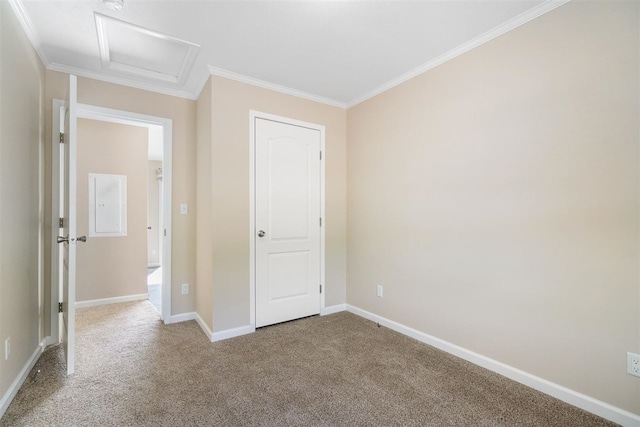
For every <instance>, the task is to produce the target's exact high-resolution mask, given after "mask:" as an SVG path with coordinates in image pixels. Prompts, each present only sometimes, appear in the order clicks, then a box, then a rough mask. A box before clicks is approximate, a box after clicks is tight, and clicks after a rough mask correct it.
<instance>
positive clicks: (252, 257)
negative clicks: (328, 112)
mask: <svg viewBox="0 0 640 427" xmlns="http://www.w3.org/2000/svg"><path fill="white" fill-rule="evenodd" d="M256 119H265V120H271V121H274V122H279V123H283V124H287V125H293V126H300V127H304V128H308V129H313V130H317V131H320V152H321V153H322V159H321V161H320V217H321V218H322V226H321V227H320V284H321V285H322V292H321V293H320V315H323V314H324V308H325V295H326V293H327V287H326V285H325V228H326V216H325V167H324V164H325V159H326V157H327V156H326V152H325V127H324V126H323V125H318V124H315V123H309V122H304V121H301V120H295V119H290V118H288V117H282V116H277V115H274V114H269V113H263V112H260V111H255V110H249V324H250V326H251V327H252V328H254V329H255V326H256V208H255V207H256V180H255V176H256V157H255V149H256V129H255V122H256Z"/></svg>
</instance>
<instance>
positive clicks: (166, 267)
mask: <svg viewBox="0 0 640 427" xmlns="http://www.w3.org/2000/svg"><path fill="white" fill-rule="evenodd" d="M52 105H53V107H52V121H51V129H52V132H51V135H52V144H53V145H52V155H51V162H52V177H53V178H55V176H56V173H58V174H59V169H60V159H59V156H58V155H56V154H55V149H54V148H53V147H59V145H60V144H59V136H58V135H59V134H60V107H61V106H64V105H65V102H64V101H63V100H59V99H54V100H53V104H52ZM77 113H78V114H77V117H78V118H79V119H91V120H99V121H103V122H111V123H119V124H125V125H132V126H140V127H147V128H148V127H150V126H161V127H162V175H163V177H162V178H163V186H162V190H163V194H162V215H163V224H162V225H161V227H160V228H161V229H163V228H164V229H165V230H166V236H165V238H164V242H163V245H162V262H163V264H162V313H160V317H161V318H162V320H163V322H164V323H165V324H169V323H171V288H172V286H171V236H172V221H171V188H172V185H171V183H172V174H173V171H172V167H171V165H172V152H173V151H172V146H173V120H171V119H168V118H165V117H157V116H150V115H147V114H139V113H133V112H130V111H123V110H116V109H112V108H104V107H98V106H95V105H88V104H80V103H78V110H77ZM53 178H52V183H51V187H52V188H51V190H52V191H51V195H52V200H51V202H52V209H51V228H52V243H51V244H52V245H54V244H57V243H55V241H56V236H57V235H58V233H57V232H58V228H57V227H56V223H57V222H58V217H59V211H60V206H59V205H60V202H59V189H56V188H55V186H54V184H55V182H53V181H54V180H53ZM54 252H55V251H54V250H53V247H52V249H51V337H52V340H54V341H56V342H59V339H57V338H58V336H59V327H58V324H59V318H58V301H59V298H60V295H59V282H58V276H59V270H58V256H57V254H55V253H54Z"/></svg>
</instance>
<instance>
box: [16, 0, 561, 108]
mask: <svg viewBox="0 0 640 427" xmlns="http://www.w3.org/2000/svg"><path fill="white" fill-rule="evenodd" d="M569 1H570V0H546V1H544V2H543V3H541V4H539V5H538V6H536V7H534V8H532V9H530V10H528V11H526V12H524V13H522V14H520V15H518V16H516V17H514V18H512V19H510V20H508V21H507V22H504V23H502V24H500V25H498V26H497V27H494V28H493V29H491V30H489V31H487V32H485V33H483V34H481V35H480V36H478V37H476V38H474V39H472V40H470V41H467V42H465V43H463V44H461V45H459V46H457V47H456V48H454V49H451V50H449V51H447V52H445V53H444V54H442V55H440V56H438V57H437V58H435V59H433V60H431V61H428V62H426V63H424V64H423V65H421V66H419V67H416V68H414V69H413V70H410V71H408V72H406V73H404V74H401V75H400V76H398V77H396V78H394V79H392V80H390V81H388V82H387V83H385V84H383V85H380V86H378V87H376V88H375V89H373V90H371V91H369V92H367V93H365V94H364V95H362V96H360V97H357V98H355V99H353V100H352V101H350V102H346V103H345V102H342V101H337V100H334V99H330V98H326V97H322V96H320V95H315V94H312V93H308V92H304V91H301V90H298V89H293V88H291V87H287V86H283V85H279V84H277V83H272V82H268V81H264V80H260V79H256V78H254V77H250V76H247V75H243V74H240V73H235V72H232V71H228V70H224V69H222V68H218V67H214V66H211V65H208V66H207V68H208V70H209V73H208V75H206V77H205V78H204V79H203V81H202V83H201V84H199V85H198V86H197V88H196V90H195V91H194V92H191V91H188V90H181V89H176V88H167V87H162V86H159V85H156V84H153V83H147V82H143V81H136V80H130V79H128V78H126V77H120V76H114V75H102V74H100V73H97V72H93V71H88V70H84V69H80V68H77V67H71V66H67V65H62V64H58V63H51V62H49V60H48V59H47V57H46V55H45V53H44V51H43V49H42V46H41V43H40V38H39V37H38V33H37V32H36V31H35V28H34V26H33V23H32V22H31V20H30V18H29V16H28V14H27V12H26V10H25V8H24V5H23V3H22V0H9V3H10V4H11V6H12V8H13V10H14V12H15V13H16V15H17V16H18V19H19V21H20V24H21V25H22V27H23V29H24V31H25V32H26V33H27V36H28V38H29V40H30V41H31V43H32V44H33V47H34V49H35V50H36V52H38V56H39V57H40V59H41V61H42V63H43V65H44V67H45V68H46V69H48V70H53V71H59V72H64V73H69V74H75V75H77V76H81V77H87V78H91V79H95V80H100V81H105V82H109V83H115V84H119V85H123V86H129V87H133V88H136V89H142V90H147V91H150V92H156V93H161V94H164V95H170V96H176V97H179V98H185V99H190V100H197V99H198V97H199V96H200V93H201V91H202V89H203V88H204V86H205V84H206V82H207V80H208V79H209V77H210V75H216V76H219V77H224V78H229V79H232V80H236V81H240V82H243V83H246V84H250V85H252V86H257V87H262V88H265V89H269V90H273V91H276V92H280V93H285V94H288V95H291V96H295V97H298V98H303V99H307V100H311V101H314V102H318V103H321V104H326V105H331V106H334V107H338V108H343V109H349V108H351V107H353V106H356V105H358V104H360V103H361V102H364V101H366V100H368V99H371V98H373V97H374V96H376V95H379V94H381V93H383V92H385V91H387V90H389V89H391V88H393V87H395V86H398V85H400V84H402V83H404V82H406V81H408V80H410V79H412V78H414V77H416V76H418V75H420V74H423V73H425V72H427V71H429V70H431V69H433V68H435V67H437V66H438V65H441V64H443V63H445V62H447V61H449V60H451V59H454V58H456V57H457V56H460V55H462V54H463V53H466V52H468V51H470V50H472V49H474V48H476V47H479V46H481V45H483V44H484V43H487V42H489V41H491V40H493V39H495V38H497V37H499V36H501V35H502V34H505V33H507V32H509V31H511V30H514V29H516V28H518V27H520V26H521V25H524V24H526V23H527V22H529V21H531V20H533V19H535V18H537V17H539V16H542V15H544V14H545V13H547V12H550V11H552V10H553V9H556V8H557V7H559V6H562V5H563V4H565V3H567V2H569Z"/></svg>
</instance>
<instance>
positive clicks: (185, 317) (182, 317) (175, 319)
mask: <svg viewBox="0 0 640 427" xmlns="http://www.w3.org/2000/svg"><path fill="white" fill-rule="evenodd" d="M189 320H196V313H194V312H193V311H190V312H188V313H180V314H174V315H173V316H171V318H169V319H168V321H165V322H164V324H165V325H169V324H171V323H180V322H188V321H189Z"/></svg>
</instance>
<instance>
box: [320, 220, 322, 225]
mask: <svg viewBox="0 0 640 427" xmlns="http://www.w3.org/2000/svg"><path fill="white" fill-rule="evenodd" d="M320 227H322V218H320Z"/></svg>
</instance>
